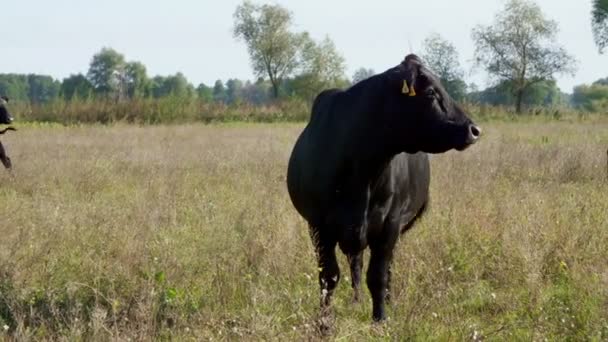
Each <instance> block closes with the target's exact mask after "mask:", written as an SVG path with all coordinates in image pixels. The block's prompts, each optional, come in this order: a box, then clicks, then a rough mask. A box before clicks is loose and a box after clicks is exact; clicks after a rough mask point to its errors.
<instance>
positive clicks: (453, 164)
mask: <svg viewBox="0 0 608 342" xmlns="http://www.w3.org/2000/svg"><path fill="white" fill-rule="evenodd" d="M301 127H302V126H301V125H286V124H268V125H266V124H257V125H213V126H204V125H198V124H197V125H190V126H168V127H166V126H159V127H136V126H122V125H118V126H109V127H108V126H84V127H44V126H30V127H23V128H22V129H21V130H20V131H19V132H16V134H10V135H9V136H4V137H3V139H2V141H3V143H4V144H5V146H6V147H7V148H8V149H9V153H10V155H11V157H12V158H13V163H14V165H15V170H14V175H13V176H12V177H11V176H9V175H8V174H7V173H5V172H0V184H1V185H0V212H1V213H2V218H1V219H0V339H1V338H2V337H9V336H11V337H13V338H17V339H33V340H89V339H91V338H93V337H94V338H95V339H98V340H106V339H118V340H126V339H129V338H130V339H135V340H147V339H151V338H154V339H170V338H175V339H178V340H184V339H191V340H211V339H213V340H238V339H247V340H317V339H320V338H321V337H320V336H319V335H318V333H317V331H316V326H317V325H316V318H317V305H318V287H317V280H316V267H315V261H314V253H313V251H312V247H311V243H310V239H309V237H308V233H307V230H306V225H305V224H304V222H303V220H302V219H301V218H300V217H299V216H298V215H297V213H296V212H295V210H294V209H293V208H292V206H291V203H290V201H289V199H288V196H287V194H286V189H285V170H286V162H287V158H288V156H289V152H290V150H291V146H292V144H293V142H294V140H295V137H296V135H297V134H298V132H299V131H300V129H301ZM484 129H485V132H486V134H485V136H484V137H483V140H482V141H481V142H480V143H479V145H477V146H474V147H473V148H471V149H470V150H468V151H466V152H463V153H456V152H450V153H447V154H445V155H438V156H433V158H432V167H433V178H432V204H431V210H430V211H429V212H428V214H427V215H426V216H425V217H424V219H423V220H422V221H421V222H420V223H419V224H418V225H417V226H416V227H415V229H413V230H412V231H411V232H408V233H407V234H406V235H405V236H404V237H403V239H402V241H400V243H399V245H398V252H397V255H396V260H395V266H394V270H395V271H394V285H393V288H394V295H393V299H394V304H393V306H392V307H391V309H390V311H389V315H390V317H391V319H390V320H389V321H388V323H386V324H384V325H379V326H378V325H373V324H371V323H370V321H371V318H370V315H371V314H370V312H371V303H370V300H369V296H368V294H367V292H366V293H365V300H364V303H362V304H360V305H358V306H353V305H352V304H351V303H350V297H351V291H350V289H349V281H348V277H349V274H348V272H347V267H346V261H345V258H343V257H342V256H341V257H340V263H341V266H342V267H341V268H342V275H343V277H342V281H341V283H340V285H339V288H338V291H337V296H336V299H335V302H334V304H335V305H334V309H335V313H336V314H335V328H334V330H333V332H332V335H331V339H335V340H339V341H350V340H355V341H357V340H361V341H363V340H368V339H370V338H371V339H378V340H405V339H412V340H463V339H477V340H479V339H482V338H485V339H488V340H543V339H544V338H547V339H549V340H597V341H599V340H606V339H608V266H607V260H608V248H606V246H608V200H607V198H608V197H606V196H607V194H608V182H607V178H606V177H607V175H606V148H607V147H608V129H607V124H606V123H605V122H602V121H598V122H594V123H585V122H582V123H534V122H532V123H527V124H521V123H492V124H486V125H484Z"/></svg>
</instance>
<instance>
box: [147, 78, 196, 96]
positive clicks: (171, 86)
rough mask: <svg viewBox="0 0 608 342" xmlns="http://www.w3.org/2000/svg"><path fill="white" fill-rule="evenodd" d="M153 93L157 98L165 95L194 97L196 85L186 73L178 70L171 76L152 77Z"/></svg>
mask: <svg viewBox="0 0 608 342" xmlns="http://www.w3.org/2000/svg"><path fill="white" fill-rule="evenodd" d="M151 88H152V95H153V96H154V97H155V98H159V97H165V96H175V97H182V98H186V97H193V96H194V92H195V90H194V86H192V85H191V84H190V83H189V82H188V80H187V79H186V77H185V76H184V74H182V73H181V72H178V73H177V74H175V75H171V76H166V77H163V76H156V77H154V78H153V79H152V86H151Z"/></svg>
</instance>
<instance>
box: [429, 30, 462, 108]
mask: <svg viewBox="0 0 608 342" xmlns="http://www.w3.org/2000/svg"><path fill="white" fill-rule="evenodd" d="M421 57H422V59H423V60H424V61H425V63H426V65H427V66H428V67H429V68H430V69H431V70H433V71H434V72H435V73H436V74H437V76H438V77H439V79H440V81H441V83H442V84H443V86H444V87H445V89H446V90H447V92H448V93H449V94H450V95H451V96H452V97H453V98H454V99H455V100H461V99H463V98H464V97H465V96H466V93H467V85H466V83H465V82H464V80H463V76H464V72H463V71H462V68H461V66H460V62H459V60H458V52H457V51H456V47H454V45H453V44H452V43H450V42H449V41H447V40H445V39H444V38H443V37H441V36H440V35H439V34H437V33H433V34H431V35H430V36H428V37H427V38H426V39H425V40H424V41H423V42H422V56H421Z"/></svg>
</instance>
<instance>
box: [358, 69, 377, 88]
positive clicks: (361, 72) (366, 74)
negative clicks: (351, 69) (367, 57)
mask: <svg viewBox="0 0 608 342" xmlns="http://www.w3.org/2000/svg"><path fill="white" fill-rule="evenodd" d="M375 74H376V73H375V72H374V70H373V69H366V68H359V69H357V70H355V73H354V74H353V81H352V83H353V84H357V83H359V82H361V81H363V80H364V79H366V78H370V77H372V76H374V75H375Z"/></svg>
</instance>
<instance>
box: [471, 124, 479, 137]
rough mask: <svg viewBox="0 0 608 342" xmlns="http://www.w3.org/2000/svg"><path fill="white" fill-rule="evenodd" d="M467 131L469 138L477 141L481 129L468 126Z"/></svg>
mask: <svg viewBox="0 0 608 342" xmlns="http://www.w3.org/2000/svg"><path fill="white" fill-rule="evenodd" d="M469 131H470V132H471V137H472V138H473V139H477V138H479V136H480V135H481V128H479V127H477V126H475V125H471V126H469Z"/></svg>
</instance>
